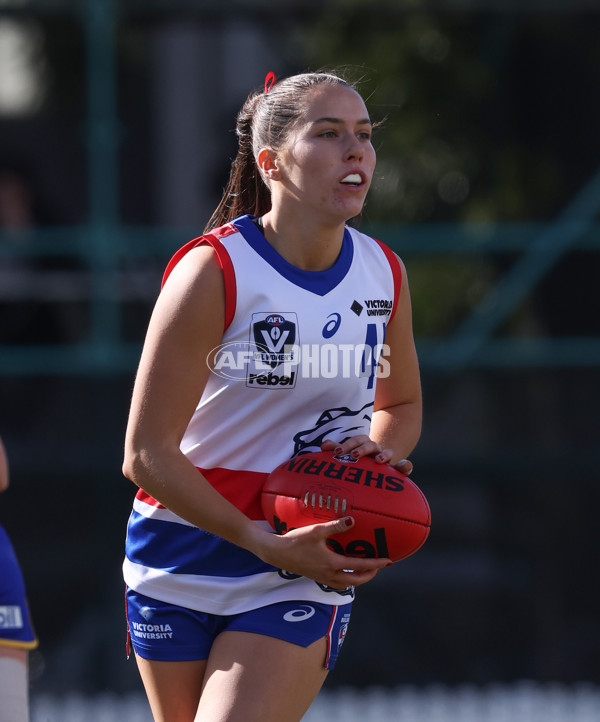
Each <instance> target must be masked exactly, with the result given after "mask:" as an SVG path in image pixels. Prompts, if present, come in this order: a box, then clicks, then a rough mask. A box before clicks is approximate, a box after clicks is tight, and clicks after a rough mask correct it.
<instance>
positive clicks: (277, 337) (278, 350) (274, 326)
mask: <svg viewBox="0 0 600 722" xmlns="http://www.w3.org/2000/svg"><path fill="white" fill-rule="evenodd" d="M263 315H264V314H262V313H261V314H257V313H255V314H253V315H252V319H253V320H252V332H253V335H254V342H255V343H256V347H257V349H258V352H259V353H260V354H261V361H262V362H263V363H264V364H268V365H269V366H270V367H271V368H273V369H274V368H275V367H276V366H279V364H280V363H284V362H285V361H287V362H290V361H291V360H292V358H293V354H292V352H291V351H290V350H289V348H288V350H287V351H286V346H287V347H290V346H293V345H294V344H295V343H296V324H295V323H292V321H287V320H286V319H285V318H284V316H282V315H281V314H280V313H269V314H267V315H266V317H265V318H264V319H262V320H260V321H255V320H254V319H255V318H256V316H259V317H260V316H263ZM294 316H295V314H294Z"/></svg>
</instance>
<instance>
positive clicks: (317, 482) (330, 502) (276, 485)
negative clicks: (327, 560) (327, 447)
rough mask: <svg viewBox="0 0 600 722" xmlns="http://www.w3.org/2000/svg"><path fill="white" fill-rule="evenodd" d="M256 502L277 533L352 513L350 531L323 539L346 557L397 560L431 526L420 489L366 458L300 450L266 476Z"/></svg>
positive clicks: (390, 468) (416, 546)
mask: <svg viewBox="0 0 600 722" xmlns="http://www.w3.org/2000/svg"><path fill="white" fill-rule="evenodd" d="M261 501H262V509H263V512H264V514H265V517H266V519H267V520H268V522H269V523H270V524H271V526H272V527H273V529H274V530H275V531H276V532H277V533H278V534H285V533H286V532H288V531H290V530H291V529H296V528H298V527H302V526H308V525H309V524H315V523H319V522H323V521H329V520H331V519H339V518H341V517H344V516H352V517H353V518H354V520H355V523H354V526H353V527H352V528H351V529H350V530H348V531H347V532H341V533H340V534H335V535H334V536H332V537H330V538H329V539H328V540H327V544H328V545H329V546H330V547H331V548H332V549H333V550H334V551H336V552H338V553H339V554H345V555H347V556H355V557H364V558H372V557H387V558H388V559H391V560H392V561H393V562H397V561H400V559H405V558H406V557H408V556H410V555H411V554H414V553H415V552H416V551H417V549H419V548H420V547H421V546H422V545H423V544H424V543H425V540H426V539H427V536H428V535H429V528H430V525H431V511H430V509H429V504H428V503H427V499H426V498H425V496H424V494H423V492H422V491H421V490H420V489H419V487H418V486H417V485H416V484H415V483H414V482H413V481H412V480H411V479H409V478H408V477H407V476H405V475H404V474H401V473H400V472H399V471H398V470H397V469H395V468H394V467H393V466H390V465H389V464H379V463H377V462H376V461H375V460H374V459H373V458H371V457H370V456H363V457H361V458H360V459H353V458H352V457H351V456H350V455H349V454H344V455H342V456H335V455H334V454H333V453H332V452H331V451H316V452H310V453H306V454H299V455H298V456H295V457H294V458H293V459H290V460H289V461H286V462H285V463H283V464H281V465H280V466H278V467H277V468H276V469H275V470H274V471H273V472H272V473H271V474H269V476H268V477H267V480H266V482H265V485H264V487H263V490H262V497H261Z"/></svg>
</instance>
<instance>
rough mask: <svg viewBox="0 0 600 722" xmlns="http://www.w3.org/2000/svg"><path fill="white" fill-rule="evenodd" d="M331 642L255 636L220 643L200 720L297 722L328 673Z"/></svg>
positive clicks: (231, 635)
mask: <svg viewBox="0 0 600 722" xmlns="http://www.w3.org/2000/svg"><path fill="white" fill-rule="evenodd" d="M326 649H327V640H326V639H325V638H321V639H318V640H317V641H316V642H313V643H312V644H310V645H309V646H307V647H302V646H300V645H297V644H292V643H291V642H286V641H284V640H282V639H277V638H275V637H268V636H265V635H262V634H254V633H251V632H234V631H226V632H223V633H221V634H220V635H219V636H218V637H217V638H216V640H215V642H214V644H213V647H212V649H211V652H210V656H209V658H208V662H207V666H206V672H205V675H204V688H203V691H202V697H201V699H200V705H199V707H198V714H197V715H196V719H195V722H298V720H300V719H301V718H302V716H303V715H304V714H305V713H306V710H307V709H308V708H309V707H310V705H311V703H312V702H313V700H314V699H315V697H316V696H317V694H318V692H319V690H320V689H321V686H322V685H323V682H324V681H325V678H326V677H327V670H326V669H325V668H324V666H323V660H324V658H325V654H326Z"/></svg>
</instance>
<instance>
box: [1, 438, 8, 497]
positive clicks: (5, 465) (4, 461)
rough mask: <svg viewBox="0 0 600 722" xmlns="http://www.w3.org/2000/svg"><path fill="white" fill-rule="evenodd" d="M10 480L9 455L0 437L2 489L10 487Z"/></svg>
mask: <svg viewBox="0 0 600 722" xmlns="http://www.w3.org/2000/svg"><path fill="white" fill-rule="evenodd" d="M8 480H9V473H8V456H7V454H6V449H5V447H4V444H3V442H2V439H0V491H6V489H8Z"/></svg>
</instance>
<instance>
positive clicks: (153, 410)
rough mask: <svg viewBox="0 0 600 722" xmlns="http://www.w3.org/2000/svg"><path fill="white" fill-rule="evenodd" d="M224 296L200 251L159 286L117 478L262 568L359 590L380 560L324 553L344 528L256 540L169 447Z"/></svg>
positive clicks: (196, 384) (192, 403)
mask: <svg viewBox="0 0 600 722" xmlns="http://www.w3.org/2000/svg"><path fill="white" fill-rule="evenodd" d="M223 325H224V286H223V279H222V274H221V270H220V268H219V266H218V264H217V261H216V258H215V256H214V252H213V251H212V249H210V248H209V247H200V248H197V249H194V250H192V251H190V252H189V253H188V254H187V255H186V256H185V257H184V258H183V259H182V260H181V261H180V262H179V264H178V265H177V266H176V267H175V269H174V270H173V272H172V273H171V275H170V277H169V279H168V280H167V282H166V284H165V286H164V288H163V290H162V292H161V294H160V296H159V298H158V300H157V303H156V306H155V309H154V312H153V314H152V319H151V321H150V324H149V327H148V333H147V336H146V341H145V344H144V349H143V352H142V357H141V360H140V365H139V369H138V373H137V377H136V381H135V386H134V391H133V396H132V402H131V411H130V415H129V421H128V426H127V433H126V439H125V458H124V463H123V473H124V474H125V476H126V477H127V478H129V479H130V480H131V481H133V482H134V483H135V484H137V485H138V486H139V487H141V488H143V489H144V490H145V491H146V492H147V493H149V494H150V495H152V496H153V497H154V498H155V499H157V500H158V501H159V502H160V503H161V504H163V505H164V506H166V507H167V508H169V509H170V510H171V511H173V512H174V513H175V514H177V515H178V516H181V517H182V518H184V519H186V520H187V521H189V522H191V523H192V524H194V525H196V526H198V527H200V528H202V529H206V530H207V531H209V532H211V533H213V534H216V535H218V536H220V537H222V538H224V539H227V540H228V541H230V542H233V543H234V544H237V545H238V546H240V547H243V548H245V549H248V550H249V551H252V552H253V553H254V554H256V555H257V556H258V557H260V558H261V559H263V560H264V561H266V562H267V563H269V564H273V565H274V566H276V567H279V568H282V569H286V570H288V571H290V572H295V573H297V574H302V575H304V576H308V577H310V578H312V579H317V580H318V581H320V582H321V583H324V584H328V585H330V586H336V585H337V586H346V585H348V584H360V583H362V582H364V581H368V579H370V578H371V577H372V576H374V574H375V573H376V572H377V571H378V569H379V568H381V567H382V566H384V565H385V562H386V560H381V559H377V560H374V559H371V560H369V559H360V560H357V559H353V560H352V567H351V568H352V569H354V570H355V571H354V573H353V574H345V575H342V573H341V570H342V569H344V568H348V564H347V563H343V560H344V559H345V557H343V556H341V555H338V554H335V553H334V552H332V551H331V550H330V549H329V547H327V545H326V543H325V539H326V538H327V537H328V536H331V534H332V533H335V532H336V531H342V530H344V529H345V528H347V527H345V526H344V524H345V520H344V519H341V520H336V521H334V522H327V523H325V524H319V525H314V526H312V527H305V528H304V529H298V530H294V531H293V532H289V533H288V534H286V535H285V536H284V537H279V536H276V535H274V534H270V533H268V532H265V531H264V530H262V529H261V528H260V527H259V526H258V525H257V524H255V523H254V522H252V521H251V520H250V519H249V518H248V517H246V516H245V515H244V514H243V513H242V512H241V511H239V510H238V509H237V508H236V507H235V506H234V505H233V504H231V503H230V502H229V501H227V500H226V499H225V498H224V497H223V496H221V494H219V493H218V492H217V491H216V490H215V489H214V488H213V487H212V486H211V485H210V484H209V483H208V481H206V479H205V478H204V477H203V476H202V475H201V474H200V473H199V472H198V470H197V469H196V468H195V467H194V465H193V464H192V463H191V462H190V461H189V460H188V459H187V457H185V456H184V454H183V453H182V452H181V450H180V448H179V445H180V443H181V439H182V437H183V434H184V432H185V429H186V427H187V425H188V423H189V420H190V418H191V416H192V414H193V412H194V409H195V407H196V405H197V403H198V400H199V399H200V397H201V395H202V392H203V389H204V387H205V385H206V382H207V379H208V374H209V373H210V371H209V369H208V367H207V365H206V357H207V355H208V353H209V352H210V350H211V349H213V348H215V346H217V345H218V344H219V343H220V342H221V339H222V329H223Z"/></svg>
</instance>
